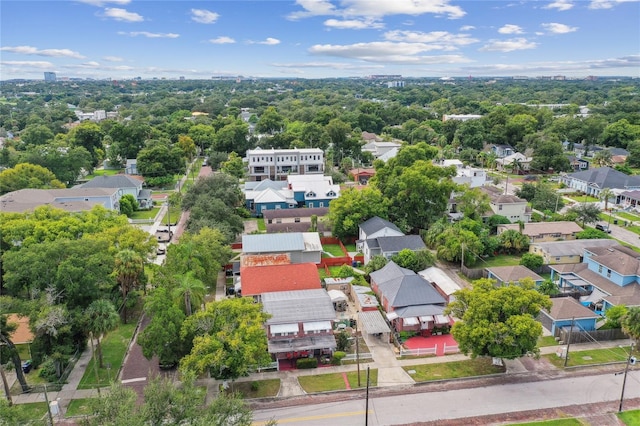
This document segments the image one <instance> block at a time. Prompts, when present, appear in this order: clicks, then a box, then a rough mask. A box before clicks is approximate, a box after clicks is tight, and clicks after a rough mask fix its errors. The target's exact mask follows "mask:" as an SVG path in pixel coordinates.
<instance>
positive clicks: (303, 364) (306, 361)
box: [296, 358, 318, 370]
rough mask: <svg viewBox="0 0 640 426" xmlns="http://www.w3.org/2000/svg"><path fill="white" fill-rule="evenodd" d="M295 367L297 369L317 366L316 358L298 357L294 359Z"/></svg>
mask: <svg viewBox="0 0 640 426" xmlns="http://www.w3.org/2000/svg"><path fill="white" fill-rule="evenodd" d="M296 367H297V368H299V369H301V370H302V369H308V368H318V359H317V358H298V359H297V360H296Z"/></svg>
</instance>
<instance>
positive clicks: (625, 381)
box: [618, 343, 633, 413]
mask: <svg viewBox="0 0 640 426" xmlns="http://www.w3.org/2000/svg"><path fill="white" fill-rule="evenodd" d="M632 352H633V343H631V348H630V349H629V356H628V357H627V365H626V366H625V368H624V377H623V378H622V392H621V393H620V405H618V413H620V412H622V401H623V400H624V387H625V386H626V384H627V373H628V372H629V365H631V359H632V358H633V357H632V356H631V353H632Z"/></svg>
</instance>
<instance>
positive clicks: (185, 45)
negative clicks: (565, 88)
mask: <svg viewBox="0 0 640 426" xmlns="http://www.w3.org/2000/svg"><path fill="white" fill-rule="evenodd" d="M45 71H50V72H55V73H56V74H57V76H58V77H59V78H60V77H70V78H94V79H103V78H111V79H115V80H118V79H129V78H135V77H142V78H145V79H146V78H154V77H156V78H167V79H177V78H179V77H180V76H184V77H185V78H186V79H210V78H212V77H217V76H239V75H242V76H245V77H265V78H286V77H298V78H332V77H366V76H369V75H379V74H385V75H386V74H399V75H402V76H403V77H456V76H465V77H466V76H474V77H489V76H531V77H535V76H543V75H545V76H549V75H564V76H567V77H570V78H582V77H586V76H590V75H596V76H632V77H640V0H551V1H546V0H539V1H511V0H496V1H483V0H467V1H454V0H366V1H365V0H338V1H329V0H258V1H243V0H227V1H157V0H156V1H151V0H75V1H71V0H69V1H66V0H60V1H55V0H53V1H30V0H2V2H1V3H0V79H2V80H7V79H13V78H26V79H38V80H40V79H43V73H44V72H45Z"/></svg>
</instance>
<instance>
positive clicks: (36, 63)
mask: <svg viewBox="0 0 640 426" xmlns="http://www.w3.org/2000/svg"><path fill="white" fill-rule="evenodd" d="M0 64H2V65H5V66H12V67H27V68H28V67H33V68H43V69H47V68H53V64H52V63H51V62H47V61H1V62H0Z"/></svg>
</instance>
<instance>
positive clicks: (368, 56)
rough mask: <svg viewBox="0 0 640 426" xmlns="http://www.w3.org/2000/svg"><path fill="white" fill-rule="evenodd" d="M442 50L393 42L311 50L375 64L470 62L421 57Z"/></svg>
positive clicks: (456, 57)
mask: <svg viewBox="0 0 640 426" xmlns="http://www.w3.org/2000/svg"><path fill="white" fill-rule="evenodd" d="M436 49H442V47H441V46H437V45H436V46H431V45H429V44H426V43H394V42H391V41H382V42H371V43H355V44H350V45H331V44H317V45H315V46H312V47H311V48H310V49H309V53H311V54H314V55H326V56H334V57H340V58H352V59H359V60H361V61H366V62H374V63H397V64H434V63H460V62H469V59H467V58H465V57H464V56H461V55H440V56H419V54H420V53H423V52H427V51H430V50H436Z"/></svg>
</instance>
